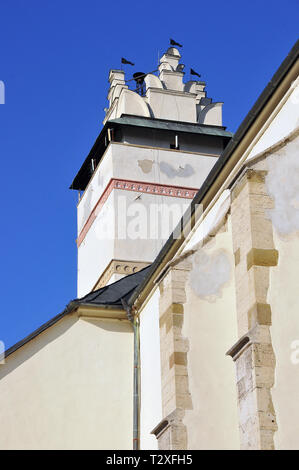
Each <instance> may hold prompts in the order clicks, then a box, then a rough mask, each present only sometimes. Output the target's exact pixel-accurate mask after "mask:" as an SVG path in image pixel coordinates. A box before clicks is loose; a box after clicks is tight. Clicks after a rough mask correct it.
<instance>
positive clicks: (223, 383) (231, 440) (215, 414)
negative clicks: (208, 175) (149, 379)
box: [183, 220, 240, 449]
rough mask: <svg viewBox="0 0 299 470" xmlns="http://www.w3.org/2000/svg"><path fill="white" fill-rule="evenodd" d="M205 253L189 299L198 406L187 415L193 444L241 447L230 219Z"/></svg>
mask: <svg viewBox="0 0 299 470" xmlns="http://www.w3.org/2000/svg"><path fill="white" fill-rule="evenodd" d="M200 254H201V255H200V256H201V257H200V258H198V257H196V255H195V257H194V259H193V269H192V270H191V272H190V277H189V281H188V282H187V285H186V294H187V301H186V303H185V304H184V326H183V336H185V337H187V338H188V339H189V352H188V374H189V390H190V393H191V399H192V406H193V409H191V410H186V415H185V418H184V424H185V425H186V426H187V433H188V448H189V449H239V448H240V443H239V427H238V409H237V393H236V379H235V366H234V363H233V361H232V360H231V358H230V357H228V356H226V351H227V350H228V349H229V348H230V347H231V346H232V345H233V344H234V343H235V341H236V339H237V320H236V302H235V290H234V289H235V288H234V259H233V254H232V244H231V228H230V220H228V224H227V231H224V232H220V233H218V234H217V236H216V237H215V238H214V239H213V240H212V241H210V242H209V243H208V245H206V246H205V247H204V248H202V249H200ZM203 256H204V257H203ZM205 256H206V257H207V258H205ZM212 280H213V282H214V286H212V285H211V283H212ZM210 281H211V282H210ZM213 292H214V293H213Z"/></svg>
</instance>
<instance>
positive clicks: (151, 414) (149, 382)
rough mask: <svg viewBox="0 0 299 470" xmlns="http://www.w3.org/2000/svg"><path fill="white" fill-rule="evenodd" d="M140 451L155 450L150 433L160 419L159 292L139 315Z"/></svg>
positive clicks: (154, 438) (152, 436)
mask: <svg viewBox="0 0 299 470" xmlns="http://www.w3.org/2000/svg"><path fill="white" fill-rule="evenodd" d="M140 378H141V387H140V393H141V399H140V449H142V450H144V449H157V448H158V442H157V439H156V437H155V436H154V435H153V434H151V432H152V430H153V429H154V428H155V427H156V426H157V424H158V423H159V422H160V421H161V419H162V396H161V359H160V335H159V289H156V291H155V292H154V294H153V295H152V297H151V298H150V300H149V301H148V303H147V304H146V306H145V307H144V308H143V309H142V311H141V312H140Z"/></svg>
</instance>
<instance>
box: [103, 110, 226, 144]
mask: <svg viewBox="0 0 299 470" xmlns="http://www.w3.org/2000/svg"><path fill="white" fill-rule="evenodd" d="M108 123H109V124H112V123H113V124H120V125H125V126H135V127H146V128H150V129H161V130H166V131H174V132H187V133H191V134H202V135H213V136H215V135H216V136H219V137H229V138H231V137H232V136H233V134H232V132H228V131H226V130H225V127H223V126H208V125H206V124H197V123H192V122H181V121H169V120H168V119H167V120H166V119H152V118H146V117H140V116H132V115H129V114H123V115H122V116H121V117H120V118H117V119H111V120H110V121H108Z"/></svg>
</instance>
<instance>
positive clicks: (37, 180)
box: [0, 0, 299, 347]
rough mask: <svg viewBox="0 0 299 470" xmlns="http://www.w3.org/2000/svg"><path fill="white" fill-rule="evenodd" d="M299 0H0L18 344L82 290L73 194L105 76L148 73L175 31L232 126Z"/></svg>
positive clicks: (275, 59)
mask: <svg viewBox="0 0 299 470" xmlns="http://www.w3.org/2000/svg"><path fill="white" fill-rule="evenodd" d="M298 13H299V3H298V1H297V0H284V2H283V3H282V2H281V1H277V0H271V1H267V0H263V1H256V0H253V1H251V2H247V3H245V2H239V1H235V0H233V1H227V2H223V1H210V2H187V3H185V2H179V1H177V0H174V1H172V2H168V1H164V2H161V1H156V0H153V1H151V2H140V1H138V2H137V1H128V2H120V1H117V0H116V1H114V2H101V1H99V0H98V1H95V0H85V1H84V2H83V1H77V0H72V1H69V0H59V1H58V0H51V1H49V0H43V1H42V2H41V1H40V0H39V1H36V0H26V1H20V0H19V1H16V0H0V50H1V54H0V80H2V81H3V82H4V83H5V87H6V103H5V104H4V105H0V156H1V169H2V171H1V174H2V182H1V187H2V197H1V200H2V204H1V221H2V229H1V234H0V236H1V244H0V247H1V270H0V277H1V279H0V286H1V290H2V292H1V314H0V340H2V341H4V343H5V345H6V347H9V346H11V345H12V344H14V343H15V342H17V341H18V340H20V339H21V338H23V337H24V336H26V335H27V334H29V333H30V332H31V331H32V330H34V329H35V328H37V327H38V326H40V325H41V324H42V323H44V322H45V321H47V320H48V319H50V318H51V317H53V316H55V315H56V314H58V313H59V312H61V311H62V310H63V309H64V307H65V305H66V304H67V303H68V302H69V300H70V299H73V298H75V297H76V263H77V260H76V244H75V239H76V202H77V194H76V193H75V192H72V191H70V190H69V189H68V187H69V184H70V183H71V181H72V179H73V177H74V175H75V174H76V172H77V170H78V169H79V167H80V165H81V163H82V162H83V160H84V158H85V157H86V155H87V153H88V151H89V149H90V147H91V146H92V144H93V142H94V140H95V139H96V137H97V135H98V133H99V131H100V129H101V123H102V119H103V115H104V112H103V108H104V107H105V106H106V105H107V102H106V96H107V87H108V83H107V78H108V72H109V69H110V68H118V67H119V64H120V57H122V56H124V57H126V58H127V59H129V60H131V61H133V62H135V63H136V67H135V68H130V67H129V66H127V70H128V73H133V72H135V71H139V70H142V71H151V70H153V69H155V67H156V64H157V57H158V53H160V55H161V53H162V52H164V51H165V50H166V49H167V47H168V41H169V38H170V37H172V38H174V39H176V40H177V41H178V42H181V43H182V44H183V50H182V53H183V63H185V64H186V67H187V68H189V67H193V68H194V69H195V70H197V71H199V73H201V75H202V79H203V80H205V81H206V82H207V91H208V95H209V96H210V97H213V99H214V100H215V101H217V100H218V101H224V124H225V125H226V126H227V127H228V129H229V130H231V131H235V130H236V128H237V127H238V125H239V124H240V122H241V120H242V119H243V118H244V117H245V115H246V114H247V112H248V111H249V109H250V107H251V106H252V104H253V103H254V101H255V100H256V99H257V97H258V95H259V94H260V93H261V91H262V90H263V89H264V87H265V86H266V85H267V82H268V81H269V79H270V78H271V77H272V75H273V73H274V72H275V71H276V69H277V68H278V67H279V65H280V63H281V62H282V61H283V59H284V57H285V56H286V55H287V53H288V52H289V50H290V49H291V47H292V46H293V44H294V43H295V41H296V39H297V31H298Z"/></svg>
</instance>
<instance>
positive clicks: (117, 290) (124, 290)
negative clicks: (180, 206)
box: [4, 266, 150, 357]
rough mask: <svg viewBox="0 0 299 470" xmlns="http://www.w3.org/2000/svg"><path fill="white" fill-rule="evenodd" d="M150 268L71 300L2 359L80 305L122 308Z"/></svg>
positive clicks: (9, 350)
mask: <svg viewBox="0 0 299 470" xmlns="http://www.w3.org/2000/svg"><path fill="white" fill-rule="evenodd" d="M149 268H150V266H147V267H146V268H143V269H142V270H140V271H139V272H137V273H134V274H130V275H129V276H126V277H123V278H122V279H120V280H119V281H116V282H114V283H113V284H110V285H108V286H105V287H102V288H101V289H97V290H95V291H93V292H90V293H89V294H87V295H85V296H84V297H81V298H80V299H74V300H72V301H71V302H70V303H69V304H68V305H67V307H66V308H65V309H64V310H63V312H61V313H59V314H58V315H56V316H55V317H53V318H51V320H49V321H47V322H46V323H44V324H43V325H42V326H40V327H39V328H38V329H37V330H35V331H33V332H32V333H30V335H28V336H26V338H23V339H22V340H21V341H19V342H18V343H16V344H14V345H13V346H12V347H10V348H9V349H7V350H6V351H5V353H4V357H8V356H9V355H10V354H12V353H14V352H15V351H16V350H17V349H19V348H21V347H22V346H24V344H26V343H28V342H29V341H31V340H32V339H34V338H35V337H36V336H38V335H39V334H40V333H42V332H43V331H45V330H46V329H47V328H49V327H50V326H52V325H54V324H55V323H57V322H58V321H59V320H61V319H62V318H63V317H65V316H66V315H68V314H69V313H71V312H73V311H74V310H75V309H76V308H78V307H80V306H81V305H82V306H84V305H86V306H89V307H91V306H94V307H103V308H109V307H110V308H111V307H114V308H118V307H119V308H120V309H123V307H122V302H121V299H123V300H124V301H125V302H127V300H128V299H129V297H131V296H132V294H133V292H134V290H135V289H136V288H137V287H138V286H139V284H140V283H141V282H142V281H143V279H144V278H145V276H146V273H147V272H148V270H149Z"/></svg>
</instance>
